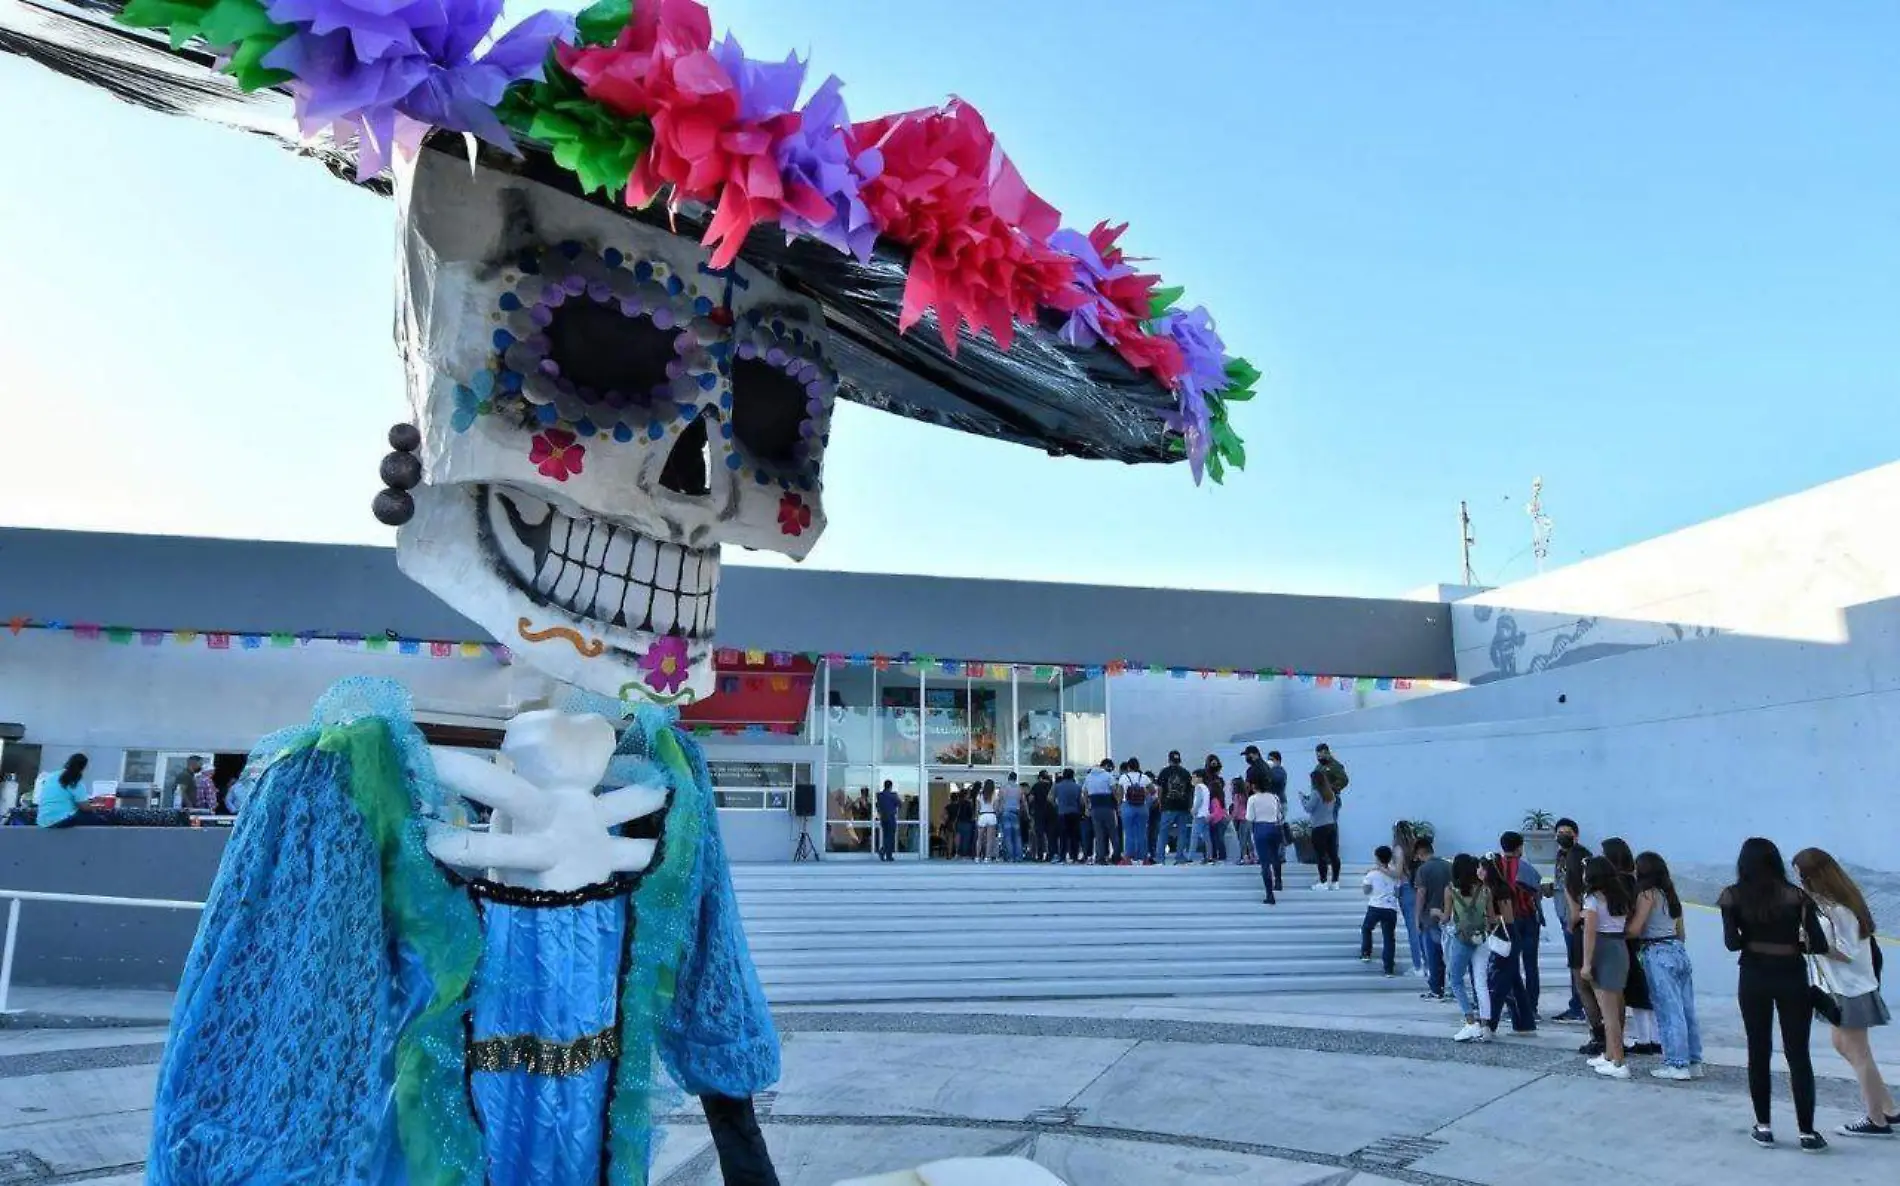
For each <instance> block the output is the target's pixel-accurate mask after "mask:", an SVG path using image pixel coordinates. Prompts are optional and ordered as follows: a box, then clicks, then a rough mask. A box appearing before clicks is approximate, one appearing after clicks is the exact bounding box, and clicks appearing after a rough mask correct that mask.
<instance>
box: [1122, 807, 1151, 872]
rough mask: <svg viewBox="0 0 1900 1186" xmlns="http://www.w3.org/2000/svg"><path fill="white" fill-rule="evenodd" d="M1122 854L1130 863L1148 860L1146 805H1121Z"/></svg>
mask: <svg viewBox="0 0 1900 1186" xmlns="http://www.w3.org/2000/svg"><path fill="white" fill-rule="evenodd" d="M1122 854H1123V855H1124V856H1126V857H1127V858H1128V859H1129V860H1131V861H1145V860H1147V859H1148V805H1147V804H1146V803H1143V804H1141V805H1140V806H1136V805H1135V804H1133V803H1124V804H1122Z"/></svg>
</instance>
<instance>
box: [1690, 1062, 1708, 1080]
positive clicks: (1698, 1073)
mask: <svg viewBox="0 0 1900 1186" xmlns="http://www.w3.org/2000/svg"><path fill="white" fill-rule="evenodd" d="M1707 1077H1708V1072H1707V1071H1705V1070H1703V1069H1702V1064H1701V1063H1699V1062H1692V1063H1690V1064H1689V1078H1691V1079H1704V1078H1707Z"/></svg>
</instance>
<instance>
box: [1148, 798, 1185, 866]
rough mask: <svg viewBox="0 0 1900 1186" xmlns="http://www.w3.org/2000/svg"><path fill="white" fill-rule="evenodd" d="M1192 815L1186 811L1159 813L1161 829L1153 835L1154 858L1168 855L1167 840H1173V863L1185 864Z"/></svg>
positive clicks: (1157, 858) (1158, 858)
mask: <svg viewBox="0 0 1900 1186" xmlns="http://www.w3.org/2000/svg"><path fill="white" fill-rule="evenodd" d="M1193 828H1194V815H1193V813H1192V812H1187V811H1164V812H1162V813H1161V831H1160V833H1159V834H1158V835H1156V837H1155V860H1157V861H1158V860H1161V859H1162V858H1163V857H1165V856H1167V855H1168V840H1169V839H1170V838H1173V840H1174V863H1175V864H1177V865H1185V864H1187V859H1188V848H1189V845H1190V843H1191V841H1190V837H1191V836H1192V834H1193Z"/></svg>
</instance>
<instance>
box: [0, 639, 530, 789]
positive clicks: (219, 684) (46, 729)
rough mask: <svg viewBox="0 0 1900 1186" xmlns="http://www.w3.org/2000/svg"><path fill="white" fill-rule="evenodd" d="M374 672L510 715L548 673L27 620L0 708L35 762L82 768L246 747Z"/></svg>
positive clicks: (414, 689)
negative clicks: (35, 750) (147, 642)
mask: <svg viewBox="0 0 1900 1186" xmlns="http://www.w3.org/2000/svg"><path fill="white" fill-rule="evenodd" d="M352 675H379V676H387V677H391V678H394V679H398V680H400V681H402V683H403V684H404V685H405V686H406V687H408V688H409V690H410V694H411V695H412V696H413V697H414V698H415V702H416V705H417V707H418V709H419V710H423V711H428V710H435V711H444V712H460V713H467V714H471V715H500V716H506V715H508V706H509V705H510V704H513V703H518V702H519V700H521V699H523V698H527V697H531V696H534V695H538V694H540V693H541V692H543V691H544V690H545V688H546V687H547V681H546V680H545V678H544V677H542V676H540V675H537V674H536V673H535V672H533V671H532V670H531V669H529V668H527V667H525V666H521V665H519V664H517V665H514V666H502V665H501V664H499V663H496V662H495V661H494V660H492V659H489V658H486V657H484V658H480V659H461V658H454V659H431V658H427V657H423V656H405V655H396V654H390V653H384V654H372V653H369V652H366V651H348V650H343V649H341V648H338V647H335V646H333V645H331V644H328V643H324V644H313V645H312V646H311V647H310V648H308V649H297V648H293V649H290V650H273V649H269V648H266V649H263V650H257V651H242V652H240V651H211V650H206V649H205V648H203V647H192V646H179V645H175V644H172V643H169V642H168V643H165V644H162V645H160V646H155V647H145V646H140V645H138V644H136V643H134V644H132V645H130V646H115V645H113V644H111V643H108V642H103V641H97V642H82V641H80V640H78V639H75V638H73V637H72V636H71V635H70V634H66V633H63V632H47V631H38V630H28V631H25V632H23V633H21V634H20V635H19V636H18V637H10V638H8V639H7V640H6V642H5V643H4V644H0V719H3V720H9V721H18V722H20V723H21V724H22V725H24V726H26V740H27V741H31V742H37V743H38V744H39V745H40V746H41V747H42V750H41V763H42V769H52V768H53V767H55V766H57V765H58V764H59V763H61V762H64V761H65V760H66V757H67V755H69V754H71V753H74V752H84V753H85V754H86V755H87V756H88V757H89V758H90V759H91V766H90V768H89V769H88V771H87V777H88V778H89V779H114V778H117V777H119V766H120V761H121V759H122V757H123V756H124V753H125V751H126V750H128V749H163V750H187V751H200V752H207V753H210V752H225V753H248V752H249V751H250V749H251V747H252V746H253V745H254V744H256V742H257V740H258V739H259V738H260V737H262V736H264V735H265V734H267V733H271V732H273V731H275V730H278V729H283V728H287V727H289V726H292V725H299V724H302V723H304V722H306V721H308V720H309V719H310V709H311V706H312V705H314V704H315V703H316V700H317V698H318V697H319V696H321V695H322V694H323V692H324V691H325V690H326V689H328V688H329V687H330V686H331V685H332V684H334V683H335V682H336V681H338V680H340V679H343V678H345V677H346V676H352Z"/></svg>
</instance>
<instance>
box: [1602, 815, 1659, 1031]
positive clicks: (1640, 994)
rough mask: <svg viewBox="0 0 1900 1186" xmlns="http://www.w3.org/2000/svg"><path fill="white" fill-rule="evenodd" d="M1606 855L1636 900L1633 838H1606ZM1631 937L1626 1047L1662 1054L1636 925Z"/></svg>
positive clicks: (1625, 989) (1604, 846)
mask: <svg viewBox="0 0 1900 1186" xmlns="http://www.w3.org/2000/svg"><path fill="white" fill-rule="evenodd" d="M1603 858H1604V859H1605V860H1607V861H1609V862H1610V864H1611V865H1612V866H1614V867H1615V869H1616V871H1617V872H1618V873H1620V874H1621V875H1622V877H1623V884H1624V887H1625V888H1626V889H1627V890H1628V891H1629V896H1630V901H1631V902H1632V903H1634V902H1635V901H1636V854H1635V852H1633V851H1632V850H1631V849H1630V846H1629V841H1627V840H1624V839H1622V838H1621V837H1619V836H1612V837H1610V838H1609V839H1607V840H1605V841H1604V842H1603ZM1627 938H1628V940H1629V948H1630V978H1629V984H1628V985H1627V986H1626V987H1625V988H1624V989H1623V1004H1624V1005H1625V1006H1627V1007H1628V1010H1629V1016H1628V1018H1627V1019H1626V1020H1625V1021H1624V1022H1623V1049H1624V1051H1625V1052H1626V1053H1629V1054H1661V1053H1662V1035H1661V1034H1660V1033H1658V1032H1657V1029H1656V1013H1655V1007H1654V1006H1653V1005H1652V1004H1651V1003H1650V999H1649V978H1648V977H1646V976H1644V975H1643V965H1642V962H1641V961H1640V960H1638V959H1637V958H1636V931H1635V930H1634V929H1633V928H1632V929H1631V930H1630V931H1629V933H1628V935H1627Z"/></svg>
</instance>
